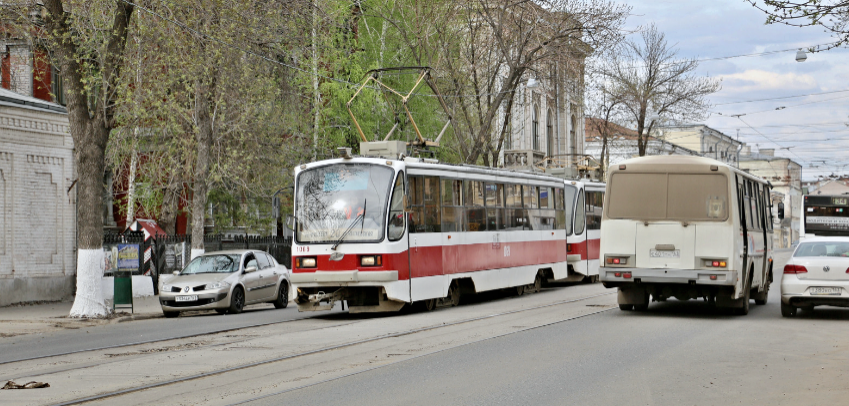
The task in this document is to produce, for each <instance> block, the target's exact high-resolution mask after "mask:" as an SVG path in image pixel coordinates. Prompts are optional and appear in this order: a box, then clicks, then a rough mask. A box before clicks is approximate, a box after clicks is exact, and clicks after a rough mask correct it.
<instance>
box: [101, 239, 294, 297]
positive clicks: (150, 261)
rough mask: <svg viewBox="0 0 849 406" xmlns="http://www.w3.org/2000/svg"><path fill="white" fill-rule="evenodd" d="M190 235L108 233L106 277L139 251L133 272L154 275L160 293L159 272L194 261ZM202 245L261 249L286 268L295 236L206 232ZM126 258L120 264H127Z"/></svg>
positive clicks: (211, 248) (105, 241)
mask: <svg viewBox="0 0 849 406" xmlns="http://www.w3.org/2000/svg"><path fill="white" fill-rule="evenodd" d="M191 241H192V237H191V235H187V234H176V235H166V236H162V235H159V236H156V237H151V238H149V239H148V240H147V241H145V239H144V233H141V232H127V233H124V234H105V235H104V236H103V251H104V253H105V257H106V259H105V263H106V266H105V269H106V271H105V273H104V276H113V275H114V273H115V272H117V271H118V269H119V268H122V269H121V270H122V271H123V270H127V269H126V267H125V266H124V267H120V266H119V258H121V257H122V255H123V256H127V255H130V256H131V254H132V252H135V253H136V259H137V261H138V266H137V269H134V270H132V274H133V275H150V276H151V278H153V289H154V293H157V294H158V293H159V292H158V288H159V275H162V274H169V273H171V272H174V271H180V270H182V269H183V268H184V267H185V266H186V265H187V264H188V263H189V261H190V260H191V252H192V249H191V246H192V244H191ZM203 245H204V248H205V251H206V252H213V251H223V250H232V249H254V250H262V251H265V252H268V253H269V254H271V256H273V257H274V259H276V260H277V262H279V263H280V264H282V265H285V266H286V267H287V268H291V267H292V237H244V236H237V237H225V236H222V235H205V236H204V238H203ZM127 263H129V262H127V261H126V260H125V261H124V262H123V263H121V265H126V264H127Z"/></svg>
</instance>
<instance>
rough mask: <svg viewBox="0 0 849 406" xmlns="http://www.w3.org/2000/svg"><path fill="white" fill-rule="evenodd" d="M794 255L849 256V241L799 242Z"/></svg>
mask: <svg viewBox="0 0 849 406" xmlns="http://www.w3.org/2000/svg"><path fill="white" fill-rule="evenodd" d="M793 256H794V257H849V242H842V241H818V242H806V243H802V244H799V248H797V249H796V252H794V253H793Z"/></svg>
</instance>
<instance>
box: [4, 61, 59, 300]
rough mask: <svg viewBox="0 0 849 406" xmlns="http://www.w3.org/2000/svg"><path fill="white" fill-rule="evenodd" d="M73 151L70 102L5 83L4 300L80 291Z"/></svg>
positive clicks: (53, 297) (47, 297)
mask: <svg viewBox="0 0 849 406" xmlns="http://www.w3.org/2000/svg"><path fill="white" fill-rule="evenodd" d="M4 63H5V62H4ZM4 66H5V65H4ZM3 72H5V70H3ZM4 78H5V76H4ZM73 149H74V145H73V140H72V139H71V135H70V132H69V129H68V115H67V112H66V110H65V108H64V107H62V106H61V105H58V104H55V103H51V102H47V101H44V100H40V99H38V98H35V97H30V96H26V95H21V94H17V93H14V92H12V91H9V90H6V89H0V306H3V305H7V304H10V303H19V302H31V301H38V300H60V299H65V298H69V297H71V295H73V293H74V280H75V279H74V278H75V252H76V246H75V241H76V238H75V237H76V228H75V224H76V222H75V216H76V204H75V201H76V196H75V193H74V190H73V189H72V190H71V191H69V190H68V189H69V187H70V186H71V184H72V182H73V180H74V179H75V178H76V175H75V170H74V166H73V163H74V159H73Z"/></svg>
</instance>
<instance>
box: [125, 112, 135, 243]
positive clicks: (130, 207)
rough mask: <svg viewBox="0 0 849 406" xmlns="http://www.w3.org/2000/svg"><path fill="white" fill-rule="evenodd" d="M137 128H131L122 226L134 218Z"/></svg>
mask: <svg viewBox="0 0 849 406" xmlns="http://www.w3.org/2000/svg"><path fill="white" fill-rule="evenodd" d="M138 131H139V128H138V127H136V128H135V129H133V146H132V148H133V151H132V152H131V156H130V175H129V177H128V178H127V218H126V223H127V224H125V225H124V227H129V226H130V225H132V224H133V220H135V218H136V166H137V165H138V160H139V153H138V151H137V149H138V138H137V135H138V134H137V133H138Z"/></svg>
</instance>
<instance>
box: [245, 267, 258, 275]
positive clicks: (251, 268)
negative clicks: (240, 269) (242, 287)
mask: <svg viewBox="0 0 849 406" xmlns="http://www.w3.org/2000/svg"><path fill="white" fill-rule="evenodd" d="M251 272H256V267H255V266H249V267H247V268H245V273H251Z"/></svg>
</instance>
